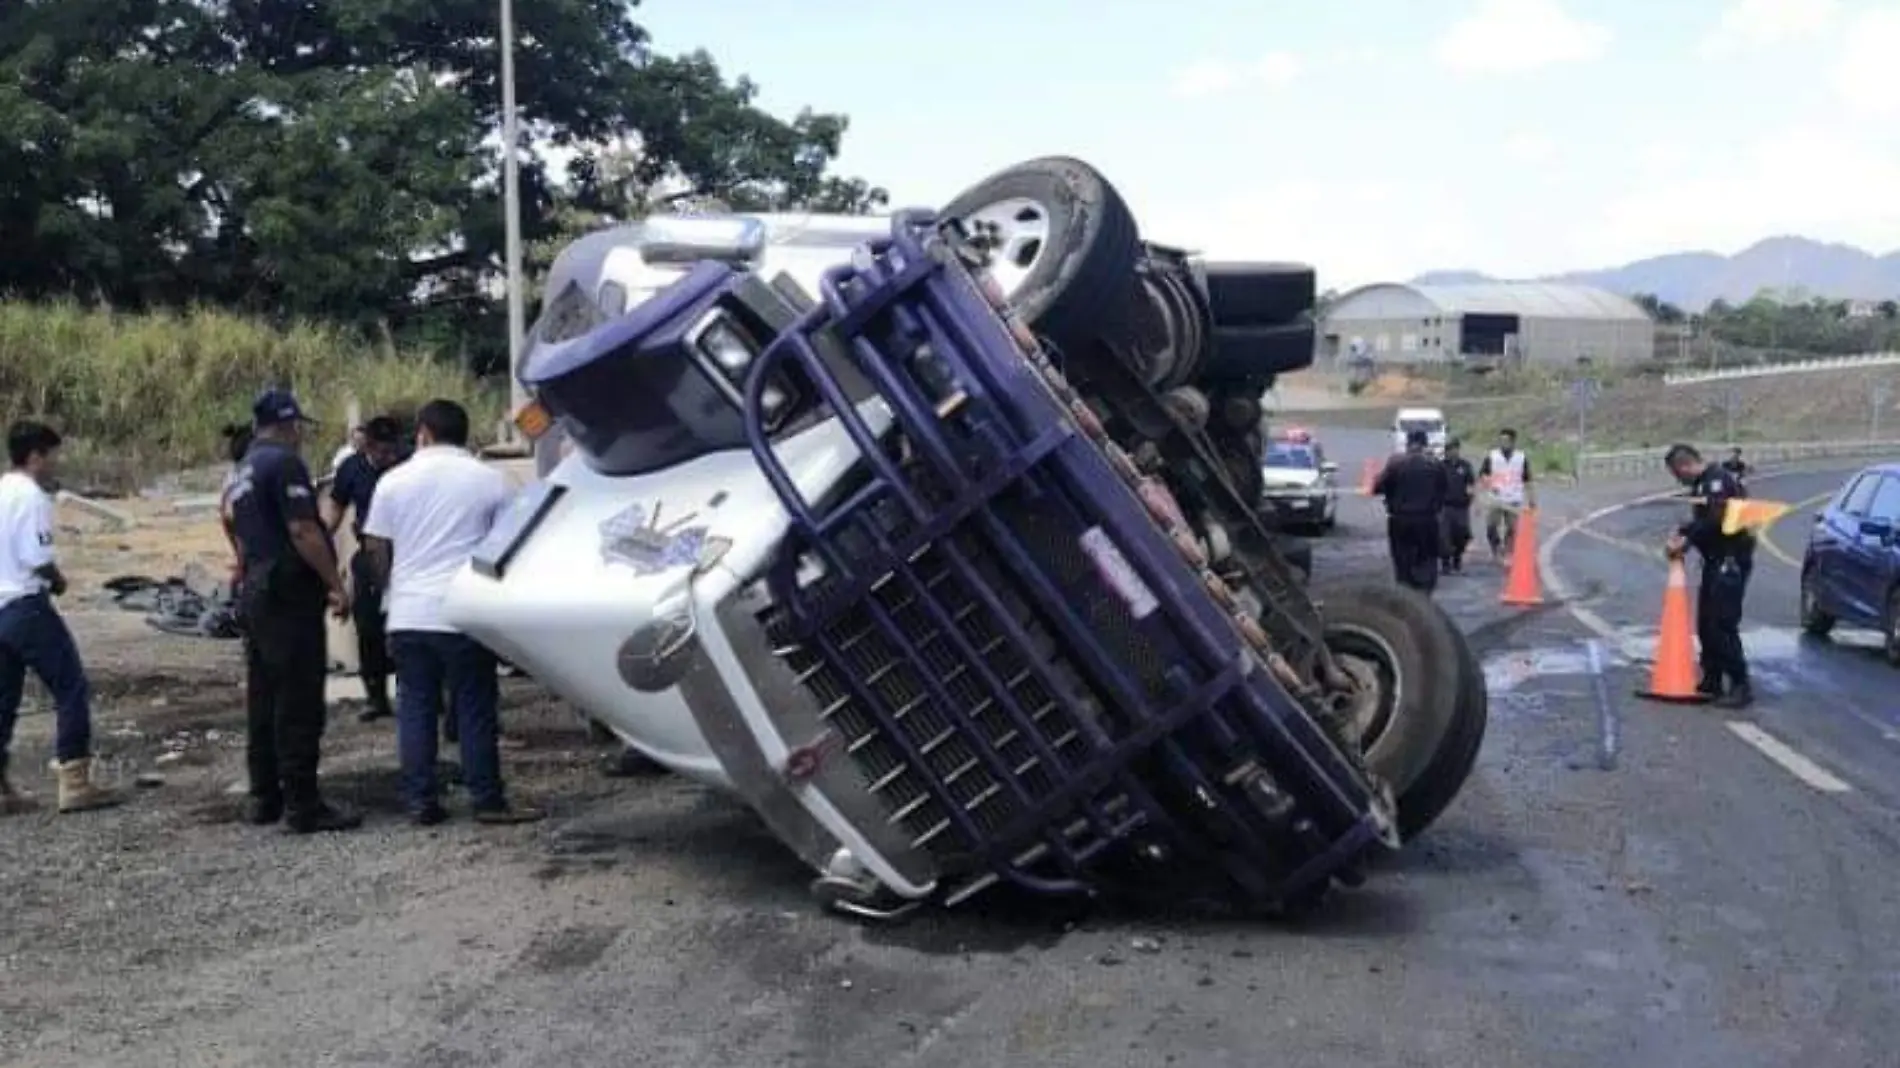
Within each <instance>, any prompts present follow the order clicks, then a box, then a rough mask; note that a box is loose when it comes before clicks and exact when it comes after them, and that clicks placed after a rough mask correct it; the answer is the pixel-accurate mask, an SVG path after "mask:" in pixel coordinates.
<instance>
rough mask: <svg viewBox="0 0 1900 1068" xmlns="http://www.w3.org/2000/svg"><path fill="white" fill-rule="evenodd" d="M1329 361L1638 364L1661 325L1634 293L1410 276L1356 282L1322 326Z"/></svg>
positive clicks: (1648, 355) (1650, 352)
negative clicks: (1421, 280)
mask: <svg viewBox="0 0 1900 1068" xmlns="http://www.w3.org/2000/svg"><path fill="white" fill-rule="evenodd" d="M1319 335H1320V337H1319V356H1320V358H1321V360H1322V361H1323V362H1327V363H1331V362H1333V361H1334V360H1338V359H1342V358H1345V359H1351V358H1352V357H1354V356H1355V354H1357V355H1360V356H1363V357H1364V358H1365V359H1368V360H1370V361H1371V362H1372V363H1374V364H1381V363H1398V364H1425V363H1465V364H1469V365H1475V366H1491V367H1495V366H1499V365H1502V364H1519V363H1539V364H1574V363H1577V362H1580V361H1587V362H1590V363H1632V362H1637V361H1643V360H1649V359H1652V358H1654V356H1655V353H1656V324H1655V323H1654V322H1653V321H1652V320H1651V319H1650V317H1649V315H1648V313H1647V312H1645V311H1643V309H1642V308H1641V307H1640V306H1638V305H1637V304H1636V303H1635V302H1634V301H1631V300H1629V299H1627V298H1625V297H1619V296H1617V295H1616V294H1614V293H1610V292H1608V291H1606V290H1602V289H1596V288H1593V287H1591V286H1580V285H1559V284H1555V283H1547V282H1483V283H1472V284H1459V285H1406V284H1403V283H1395V282H1383V283H1380V284H1377V285H1369V286H1363V287H1361V288H1359V289H1355V290H1352V291H1351V292H1349V293H1346V294H1345V295H1344V296H1341V297H1340V298H1339V299H1338V300H1337V301H1335V302H1334V303H1333V305H1332V307H1330V308H1328V309H1327V310H1326V313H1325V317H1324V319H1323V320H1322V322H1321V324H1320V329H1319Z"/></svg>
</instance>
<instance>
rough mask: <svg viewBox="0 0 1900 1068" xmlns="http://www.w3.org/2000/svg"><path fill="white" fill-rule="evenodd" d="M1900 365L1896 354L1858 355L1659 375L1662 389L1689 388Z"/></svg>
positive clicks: (1873, 353) (1820, 357)
mask: <svg viewBox="0 0 1900 1068" xmlns="http://www.w3.org/2000/svg"><path fill="white" fill-rule="evenodd" d="M1896 365H1900V352H1863V353H1861V354H1860V355H1858V356H1816V357H1814V358H1813V359H1809V360H1787V361H1783V362H1781V363H1766V364H1759V365H1755V366H1751V367H1722V368H1718V369H1715V370H1709V371H1671V372H1669V373H1668V374H1665V375H1663V385H1665V386H1691V385H1695V384H1697V383H1699V382H1725V381H1728V380H1729V379H1732V378H1767V377H1771V376H1773V375H1796V374H1807V373H1811V372H1815V371H1857V370H1860V369H1861V368H1863V367H1892V366H1896Z"/></svg>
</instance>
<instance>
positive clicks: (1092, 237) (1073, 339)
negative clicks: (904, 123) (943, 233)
mask: <svg viewBox="0 0 1900 1068" xmlns="http://www.w3.org/2000/svg"><path fill="white" fill-rule="evenodd" d="M943 214H944V215H945V216H948V217H950V218H954V219H958V220H960V221H962V222H963V223H964V225H965V226H966V227H967V228H969V229H970V230H971V231H972V232H973V233H974V234H977V235H979V236H983V237H985V238H987V239H988V240H989V241H990V242H991V243H992V246H993V249H994V252H993V254H992V255H993V260H992V263H991V266H990V276H991V277H992V278H994V279H995V280H996V284H997V285H998V286H1000V287H1001V288H1002V290H1003V293H1004V295H1005V296H1006V297H1008V298H1009V303H1010V307H1011V308H1012V309H1013V310H1015V311H1016V312H1017V313H1018V314H1020V315H1021V316H1022V317H1023V318H1024V319H1026V320H1028V322H1029V327H1030V329H1031V330H1034V331H1035V332H1036V333H1038V334H1040V335H1042V336H1044V337H1046V338H1048V339H1049V340H1050V341H1052V342H1054V343H1055V345H1056V347H1057V349H1058V350H1061V351H1072V350H1077V349H1080V348H1082V347H1083V346H1085V345H1088V344H1090V343H1091V342H1093V341H1094V339H1095V338H1096V337H1098V336H1100V335H1101V333H1102V332H1103V329H1104V326H1105V324H1109V323H1116V322H1119V321H1120V319H1121V314H1122V310H1123V309H1124V308H1125V307H1126V306H1127V305H1128V303H1129V298H1130V297H1131V295H1132V293H1133V290H1134V287H1135V285H1136V277H1135V271H1134V264H1135V260H1136V259H1137V257H1139V255H1140V252H1141V246H1140V234H1139V232H1138V231H1137V229H1136V226H1135V217H1134V215H1133V214H1132V213H1130V212H1129V210H1128V205H1127V203H1126V202H1124V201H1123V200H1122V198H1121V194H1120V193H1118V192H1116V191H1115V187H1114V186H1112V185H1109V184H1108V179H1106V178H1104V177H1102V174H1101V172H1099V171H1097V170H1096V169H1095V168H1093V167H1091V166H1089V165H1088V164H1086V163H1084V162H1082V161H1081V160H1077V159H1069V158H1067V157H1063V156H1050V157H1046V158H1043V159H1032V160H1029V161H1028V162H1026V163H1018V164H1017V165H1015V166H1014V167H1010V168H1009V169H1007V170H1003V171H999V172H998V173H996V174H993V175H990V176H989V177H988V178H985V179H983V180H982V181H981V182H978V183H977V184H976V185H974V186H972V187H970V188H969V189H966V190H964V191H963V192H962V193H960V194H958V195H957V197H956V199H954V200H952V201H951V202H950V203H949V205H948V206H947V207H945V208H944V209H943Z"/></svg>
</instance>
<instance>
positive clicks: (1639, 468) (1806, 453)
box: [1577, 438, 1900, 481]
mask: <svg viewBox="0 0 1900 1068" xmlns="http://www.w3.org/2000/svg"><path fill="white" fill-rule="evenodd" d="M1734 447H1739V448H1740V449H1741V450H1742V453H1743V455H1744V456H1746V457H1747V459H1748V462H1749V464H1750V465H1752V466H1754V467H1769V466H1774V465H1778V464H1795V463H1806V462H1809V461H1813V460H1832V459H1837V458H1838V459H1848V458H1855V457H1879V456H1894V457H1900V439H1894V438H1885V439H1879V440H1859V441H1785V442H1748V443H1745V444H1740V445H1738V446H1734ZM1729 448H1731V446H1726V445H1725V446H1722V447H1721V449H1720V450H1719V451H1718V452H1717V453H1715V455H1723V454H1726V453H1727V452H1728V450H1729ZM1662 455H1663V448H1662V447H1661V446H1657V447H1653V448H1648V449H1623V450H1620V451H1617V452H1586V453H1580V454H1579V455H1578V456H1577V477H1578V478H1579V479H1614V478H1640V477H1642V476H1645V475H1653V476H1655V477H1656V479H1657V480H1658V481H1661V480H1663V479H1665V478H1667V475H1666V474H1665V472H1664V471H1663V466H1662Z"/></svg>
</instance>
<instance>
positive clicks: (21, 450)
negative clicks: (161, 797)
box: [0, 421, 123, 815]
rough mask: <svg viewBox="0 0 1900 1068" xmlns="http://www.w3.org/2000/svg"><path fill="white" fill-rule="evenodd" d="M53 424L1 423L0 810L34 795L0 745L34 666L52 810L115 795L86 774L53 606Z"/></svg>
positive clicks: (80, 713)
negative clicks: (12, 779)
mask: <svg viewBox="0 0 1900 1068" xmlns="http://www.w3.org/2000/svg"><path fill="white" fill-rule="evenodd" d="M59 446H60V437H59V432H58V431H56V430H54V429H53V428H52V427H49V426H47V425H45V424H44V423H35V422H30V421H21V422H18V423H15V424H13V426H12V427H10V428H9V429H8V430H7V460H8V462H9V464H10V467H9V470H8V471H7V472H6V474H4V475H0V815H6V814H9V813H13V812H21V811H26V810H29V809H31V808H32V807H33V803H32V801H31V800H30V799H28V798H27V797H26V796H25V795H23V794H21V793H19V792H18V791H16V790H14V788H13V787H12V785H11V784H10V783H9V782H8V780H7V751H8V748H9V746H10V745H11V744H12V742H13V724H14V722H15V720H16V719H17V718H18V716H19V714H20V702H21V700H22V699H23V697H24V695H25V688H26V671H27V669H28V668H32V669H33V673H34V674H35V675H38V676H39V678H40V681H41V682H43V683H45V684H46V689H47V690H48V691H49V692H50V693H51V694H52V695H53V708H54V720H53V759H54V772H55V774H56V775H57V777H58V784H59V811H61V812H83V811H85V810H88V809H96V808H106V807H109V806H111V805H116V804H118V803H119V802H120V801H121V800H123V797H122V796H121V795H119V794H118V793H116V792H115V791H110V790H102V789H100V788H99V787H97V786H94V785H93V782H92V691H91V686H90V685H89V684H88V683H87V681H86V667H85V664H84V663H82V662H81V661H80V659H79V647H78V645H77V644H76V643H74V641H73V635H72V631H70V630H68V629H67V628H66V621H65V620H63V619H61V618H60V616H59V610H58V609H57V608H54V607H53V598H55V597H58V596H60V595H61V594H63V593H65V592H66V576H65V575H63V574H61V573H60V570H59V564H58V562H57V561H56V560H55V559H54V557H53V491H54V488H55V487H56V486H57V485H58V482H57V480H56V471H57V467H58V463H59Z"/></svg>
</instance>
